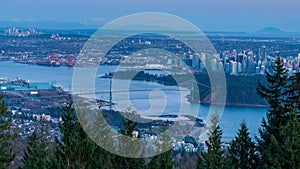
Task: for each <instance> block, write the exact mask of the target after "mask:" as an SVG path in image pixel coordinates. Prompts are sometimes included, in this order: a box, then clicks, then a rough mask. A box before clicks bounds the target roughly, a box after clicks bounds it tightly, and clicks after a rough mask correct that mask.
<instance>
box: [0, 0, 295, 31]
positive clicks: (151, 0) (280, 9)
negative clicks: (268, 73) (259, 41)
mask: <svg viewBox="0 0 300 169" xmlns="http://www.w3.org/2000/svg"><path fill="white" fill-rule="evenodd" d="M0 5H1V10H0V21H16V22H19V21H58V22H79V23H86V24H89V25H93V26H94V27H95V28H98V27H99V26H101V25H103V24H106V23H108V22H110V21H112V20H114V19H117V18H119V17H122V16H125V15H129V14H134V13H138V12H162V13H170V14H173V15H176V16H179V17H182V18H184V19H186V20H188V21H190V22H191V23H193V24H195V25H196V26H197V27H198V28H199V29H201V30H204V31H246V32H252V31H257V30H260V29H262V28H264V27H270V26H272V27H277V28H279V29H281V30H283V31H288V32H300V18H299V16H300V1H299V0H9V1H6V0H5V1H2V2H0Z"/></svg>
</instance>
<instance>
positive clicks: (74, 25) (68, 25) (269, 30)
mask: <svg viewBox="0 0 300 169" xmlns="http://www.w3.org/2000/svg"><path fill="white" fill-rule="evenodd" d="M101 26H102V25H100V24H98V25H96V24H85V23H79V22H56V21H0V30H3V29H4V28H9V27H16V28H24V29H25V28H35V29H40V30H48V31H50V30H51V31H55V30H60V31H62V30H64V31H63V32H64V33H66V32H67V30H71V32H70V33H74V31H75V32H76V31H77V32H80V33H86V32H87V33H86V34H88V35H90V34H92V33H94V32H95V31H96V29H97V28H100V27H101ZM156 29H157V28H156ZM78 30H79V31H78ZM85 30H88V31H85ZM91 30H92V31H91ZM205 33H206V35H207V36H225V37H226V36H241V37H244V36H258V37H289V36H293V37H295V36H297V37H300V33H296V32H284V31H282V30H280V29H279V28H276V27H266V28H263V29H261V30H258V31H256V32H228V31H227V32H222V31H205Z"/></svg>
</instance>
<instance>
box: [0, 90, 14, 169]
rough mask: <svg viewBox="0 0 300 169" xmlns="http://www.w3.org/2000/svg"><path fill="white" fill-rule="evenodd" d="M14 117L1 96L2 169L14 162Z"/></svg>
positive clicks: (0, 136)
mask: <svg viewBox="0 0 300 169" xmlns="http://www.w3.org/2000/svg"><path fill="white" fill-rule="evenodd" d="M11 125H12V117H11V113H10V112H9V111H8V110H7V107H6V106H5V102H4V101H3V95H2V94H0V169H2V168H7V167H8V166H9V165H10V164H11V162H12V161H13V160H14V158H15V155H14V153H13V141H14V139H15V138H16V135H15V134H13V133H12V131H11Z"/></svg>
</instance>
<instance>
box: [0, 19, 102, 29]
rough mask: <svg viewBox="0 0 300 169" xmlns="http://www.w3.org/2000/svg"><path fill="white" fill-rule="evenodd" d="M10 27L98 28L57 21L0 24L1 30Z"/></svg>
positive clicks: (4, 22) (2, 22) (3, 22)
mask: <svg viewBox="0 0 300 169" xmlns="http://www.w3.org/2000/svg"><path fill="white" fill-rule="evenodd" d="M99 26H100V25H99ZM99 26H98V27H99ZM8 27H17V28H36V29H92V28H97V26H96V25H92V24H85V23H79V22H56V21H1V22H0V28H8Z"/></svg>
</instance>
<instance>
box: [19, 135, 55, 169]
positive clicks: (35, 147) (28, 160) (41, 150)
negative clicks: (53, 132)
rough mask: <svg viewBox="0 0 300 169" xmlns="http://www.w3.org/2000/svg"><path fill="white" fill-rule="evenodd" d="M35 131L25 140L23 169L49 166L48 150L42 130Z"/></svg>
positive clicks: (39, 168)
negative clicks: (25, 148) (25, 149)
mask: <svg viewBox="0 0 300 169" xmlns="http://www.w3.org/2000/svg"><path fill="white" fill-rule="evenodd" d="M38 132H39V131H37V130H36V131H35V132H34V133H33V134H32V135H31V136H30V137H29V138H28V141H27V144H28V146H27V151H26V152H25V155H24V157H23V159H22V163H23V165H22V167H21V168H23V169H47V168H49V165H50V163H49V159H48V158H49V151H48V147H47V143H46V140H45V138H44V137H43V132H41V133H38Z"/></svg>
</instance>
